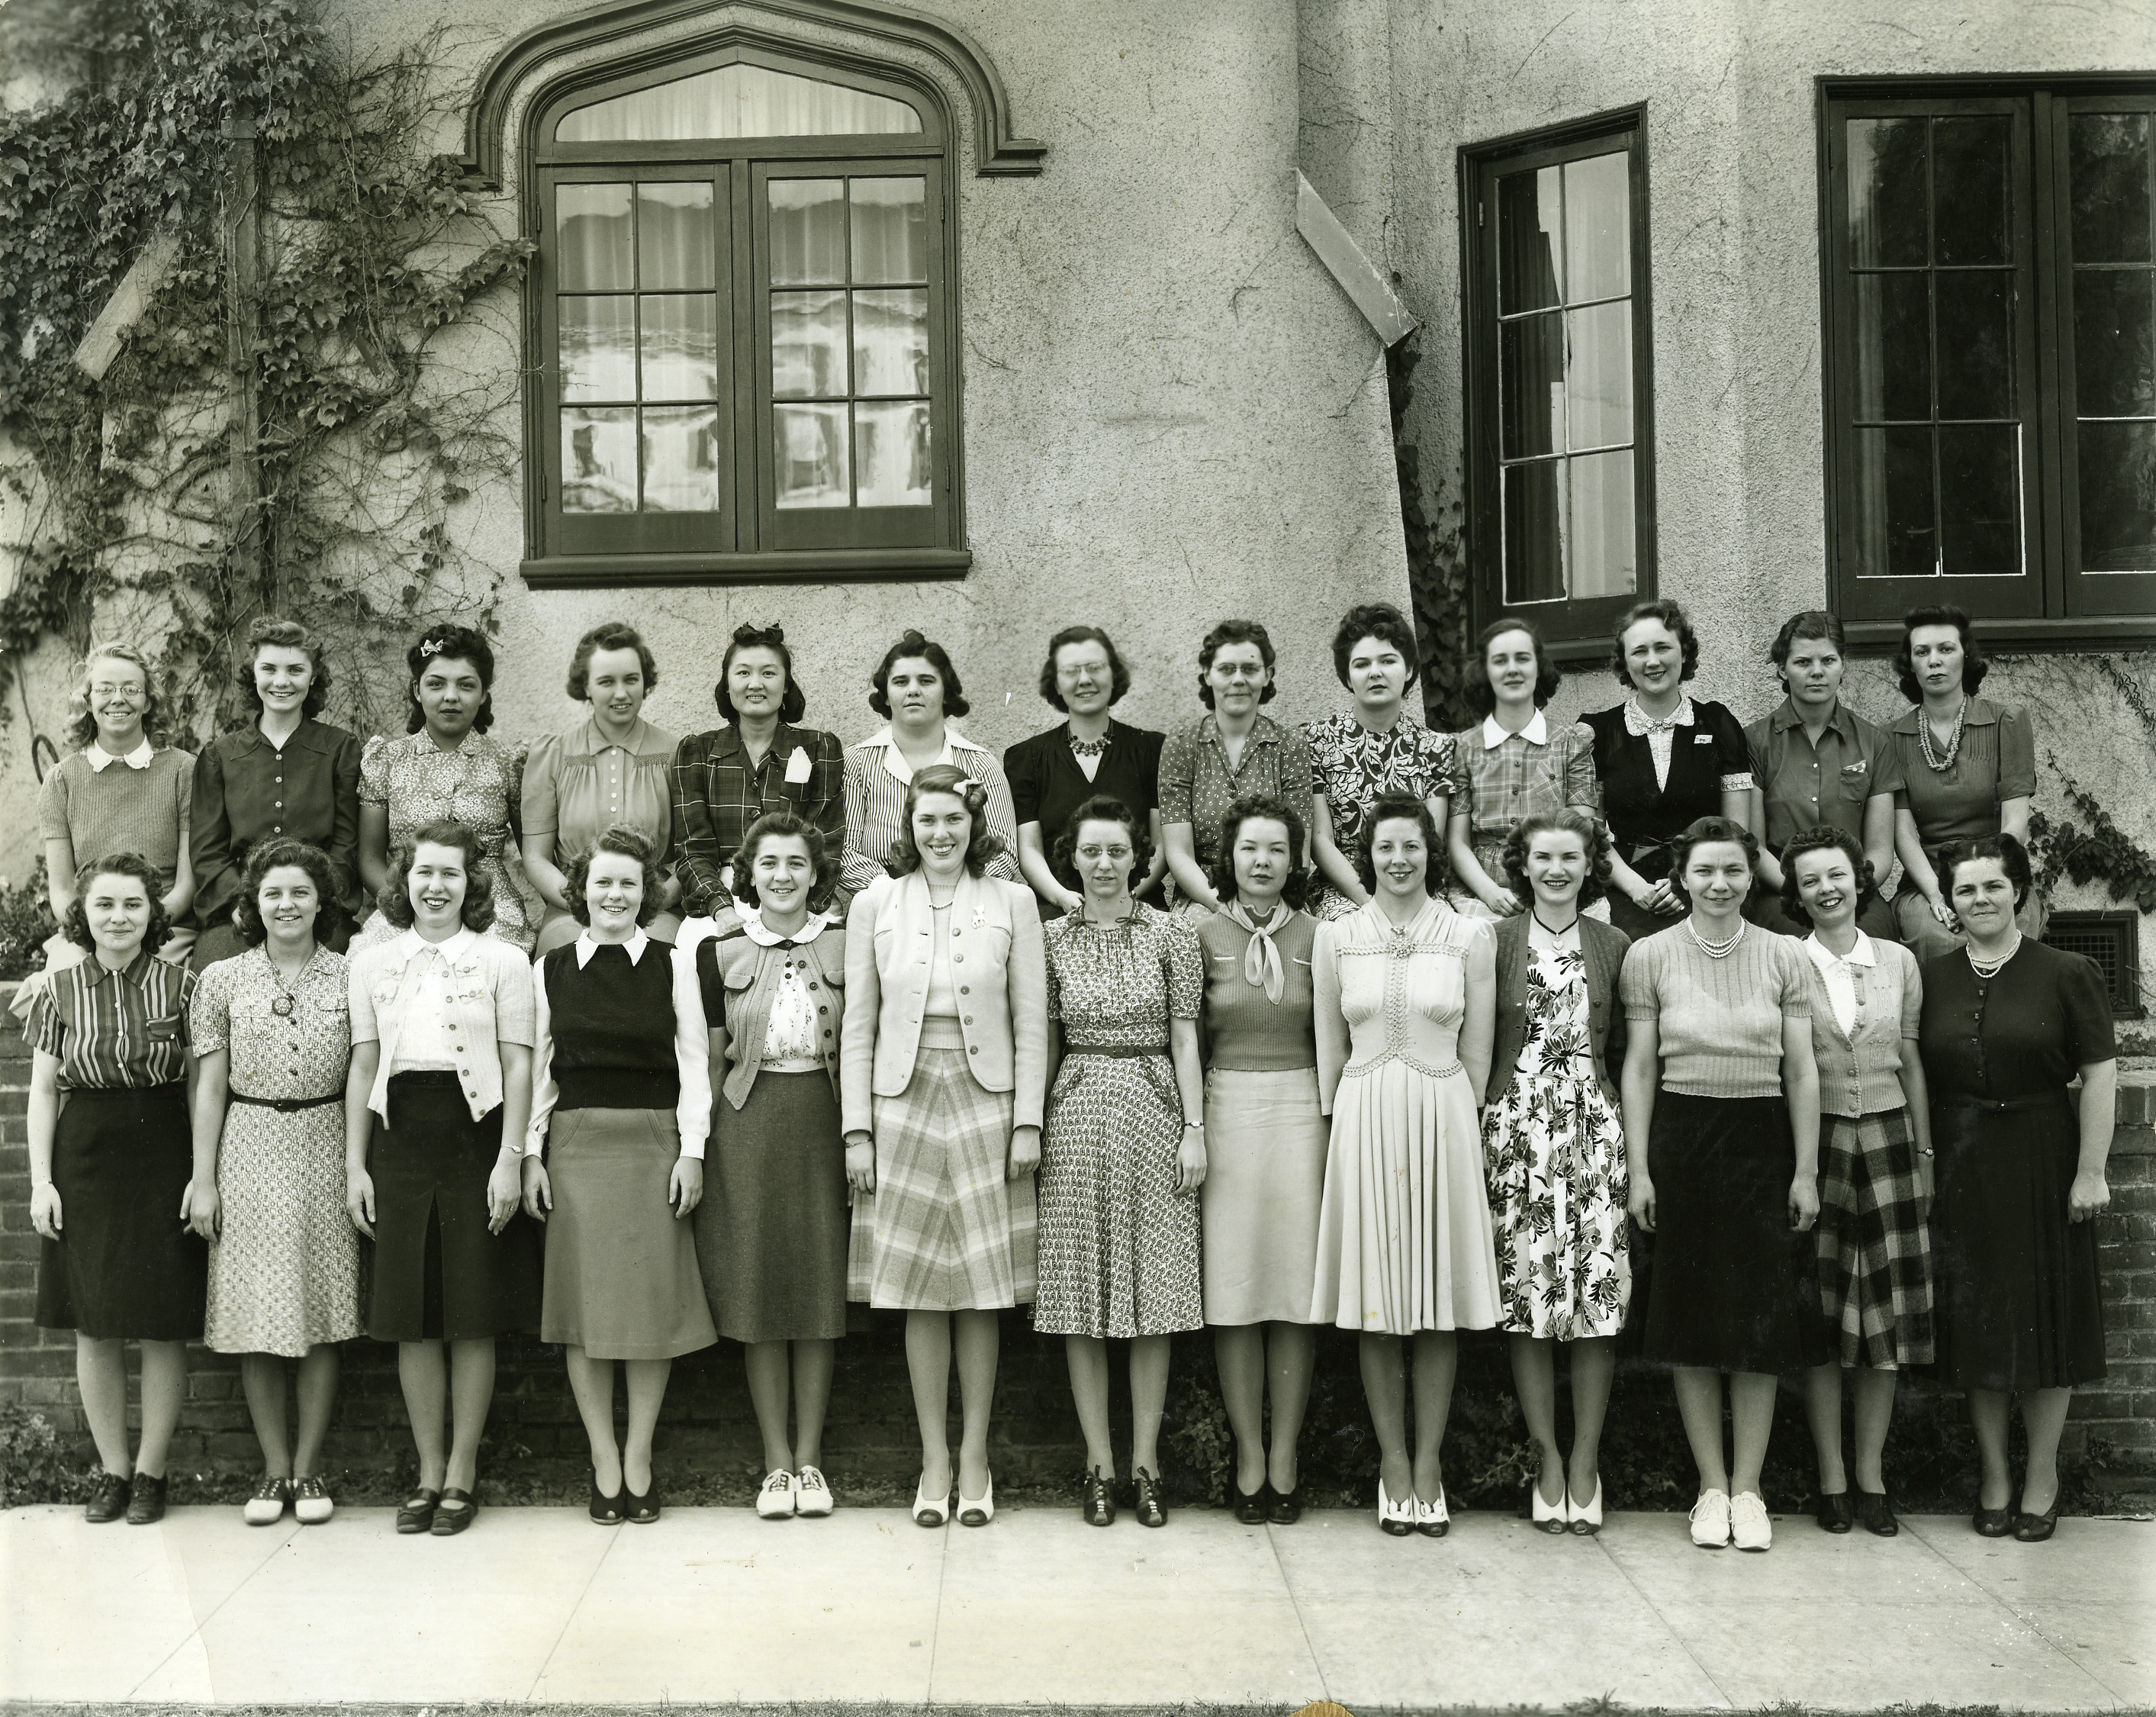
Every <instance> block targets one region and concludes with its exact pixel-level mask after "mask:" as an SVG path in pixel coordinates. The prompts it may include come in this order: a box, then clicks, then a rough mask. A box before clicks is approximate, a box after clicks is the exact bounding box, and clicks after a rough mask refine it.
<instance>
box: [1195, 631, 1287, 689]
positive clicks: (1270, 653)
mask: <svg viewBox="0 0 2156 1717" xmlns="http://www.w3.org/2000/svg"><path fill="white" fill-rule="evenodd" d="M1229 644H1255V645H1257V646H1258V658H1259V660H1260V661H1263V662H1264V663H1265V673H1266V675H1267V676H1269V677H1268V678H1267V679H1266V681H1265V688H1264V689H1263V690H1262V691H1260V692H1259V693H1258V702H1260V703H1270V702H1272V701H1273V699H1275V698H1276V697H1279V696H1280V687H1279V686H1277V685H1276V684H1275V683H1274V682H1273V681H1272V680H1271V678H1270V675H1271V673H1272V671H1273V664H1274V662H1275V661H1276V660H1277V659H1278V658H1277V657H1276V654H1275V652H1274V650H1273V640H1272V634H1271V633H1270V632H1268V631H1266V630H1265V628H1264V627H1263V626H1262V625H1260V624H1259V623H1258V622H1257V621H1255V620H1223V621H1221V622H1220V624H1219V625H1217V626H1215V627H1214V629H1213V630H1211V631H1209V632H1208V633H1207V634H1206V635H1205V636H1204V640H1202V641H1201V642H1200V643H1199V646H1198V701H1199V702H1200V703H1202V704H1204V706H1205V707H1206V708H1208V709H1210V708H1212V707H1213V686H1212V682H1211V681H1209V680H1208V679H1207V678H1206V677H1205V676H1207V675H1208V674H1209V673H1211V672H1212V671H1213V658H1214V656H1216V655H1219V653H1220V651H1221V650H1222V648H1223V647H1224V645H1229Z"/></svg>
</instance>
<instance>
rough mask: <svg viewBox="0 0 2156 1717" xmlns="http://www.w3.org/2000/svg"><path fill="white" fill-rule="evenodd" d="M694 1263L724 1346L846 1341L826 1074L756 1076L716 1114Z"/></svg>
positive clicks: (840, 1158) (841, 1210)
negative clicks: (738, 1100)
mask: <svg viewBox="0 0 2156 1717" xmlns="http://www.w3.org/2000/svg"><path fill="white" fill-rule="evenodd" d="M707 1149H708V1150H709V1160H707V1161H706V1164H704V1176H705V1179H704V1201H703V1203H702V1204H701V1205H697V1207H696V1256H697V1257H698V1259H699V1260H700V1261H701V1263H702V1265H703V1271H704V1293H705V1295H706V1298H709V1300H710V1301H711V1320H712V1322H713V1323H714V1324H716V1325H717V1327H718V1332H719V1334H721V1335H723V1336H725V1337H726V1339H728V1340H729V1341H831V1340H835V1339H837V1338H838V1337H839V1336H841V1335H844V1334H845V1333H846V1244H847V1236H848V1222H849V1216H848V1211H847V1209H846V1144H845V1139H844V1135H843V1134H841V1133H840V1132H839V1105H838V1101H837V1099H836V1098H834V1097H833V1096H832V1094H831V1081H830V1077H829V1075H828V1074H826V1073H824V1072H814V1073H768V1072H759V1073H757V1076H756V1082H755V1083H754V1084H752V1085H751V1086H750V1087H749V1092H748V1099H747V1102H745V1103H742V1106H741V1107H740V1108H738V1109H737V1108H735V1107H734V1106H733V1105H732V1104H731V1103H729V1102H727V1101H726V1098H725V1097H724V1096H723V1095H721V1097H720V1098H719V1099H718V1102H717V1104H716V1115H715V1118H714V1120H713V1124H712V1128H711V1144H710V1145H709V1146H708V1147H707Z"/></svg>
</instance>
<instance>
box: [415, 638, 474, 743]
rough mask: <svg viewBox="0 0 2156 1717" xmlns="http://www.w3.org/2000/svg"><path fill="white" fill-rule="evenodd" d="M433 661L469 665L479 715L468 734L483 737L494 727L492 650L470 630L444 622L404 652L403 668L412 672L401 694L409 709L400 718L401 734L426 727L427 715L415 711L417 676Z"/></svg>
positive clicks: (422, 711) (417, 697)
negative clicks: (475, 677) (477, 694)
mask: <svg viewBox="0 0 2156 1717" xmlns="http://www.w3.org/2000/svg"><path fill="white" fill-rule="evenodd" d="M436 661H462V662H470V664H471V665H472V666H473V667H474V668H475V670H476V671H478V674H479V691H480V703H479V713H478V714H477V715H475V716H474V717H472V732H473V733H485V732H486V730H487V729H488V728H489V727H492V726H493V725H494V650H493V648H492V646H491V645H489V644H488V643H487V641H486V640H485V639H484V638H482V637H480V635H479V634H478V633H476V632H475V631H473V630H472V629H471V628H470V626H459V625H453V624H451V623H449V622H448V621H444V622H442V623H441V624H439V625H432V626H429V627H428V628H427V630H425V631H423V632H422V633H421V634H420V635H418V637H417V638H416V639H414V640H413V643H412V647H411V648H410V649H409V650H406V651H405V652H404V666H406V667H408V668H409V669H410V670H411V672H412V680H411V684H410V685H409V686H407V687H406V688H405V692H404V696H405V697H406V699H407V700H408V702H410V704H411V706H412V707H411V708H410V709H408V710H407V711H406V712H405V714H404V731H405V732H406V733H418V731H419V730H420V728H422V727H425V726H426V725H427V712H425V711H424V710H423V709H421V708H420V707H419V676H420V675H422V674H423V673H425V672H426V671H427V669H428V667H429V665H430V664H431V663H434V662H436Z"/></svg>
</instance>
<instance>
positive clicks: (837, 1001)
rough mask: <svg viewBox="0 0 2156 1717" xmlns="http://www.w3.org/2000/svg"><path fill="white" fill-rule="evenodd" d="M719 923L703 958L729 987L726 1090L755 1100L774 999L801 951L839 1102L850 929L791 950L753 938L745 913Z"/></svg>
mask: <svg viewBox="0 0 2156 1717" xmlns="http://www.w3.org/2000/svg"><path fill="white" fill-rule="evenodd" d="M716 923H717V927H718V928H717V933H716V935H714V936H711V938H707V939H706V941H704V942H702V943H699V944H698V945H697V948H696V958H697V959H700V960H701V959H711V961H713V962H714V963H715V964H716V966H717V968H718V975H719V980H720V982H721V984H724V985H725V986H726V1013H725V1017H724V1021H723V1023H724V1026H725V1028H726V1062H727V1067H726V1079H725V1082H723V1083H722V1084H721V1087H719V1088H720V1090H721V1092H723V1093H724V1095H725V1097H726V1101H727V1102H728V1103H731V1104H732V1105H733V1106H734V1107H735V1108H737V1109H738V1108H741V1106H742V1104H743V1103H747V1101H748V1093H749V1089H750V1087H752V1086H753V1085H754V1084H755V1083H756V1076H757V1072H759V1071H760V1070H761V1069H762V1066H763V1046H764V1042H765V1040H766V1039H767V1037H768V1036H769V1035H770V1030H771V1005H772V1001H773V998H774V997H775V996H776V995H778V983H779V979H780V977H781V975H782V974H783V973H784V971H785V969H786V962H787V960H788V959H789V958H791V957H792V956H793V955H796V954H798V955H799V956H800V959H801V960H802V962H803V964H806V965H807V967H808V995H809V999H810V1000H812V1001H814V1003H815V1004H816V1052H817V1054H818V1056H819V1057H821V1059H822V1061H823V1063H824V1072H825V1073H826V1074H827V1075H829V1078H830V1081H831V1094H832V1095H833V1096H834V1097H836V1096H837V1095H838V1094H839V1030H840V1027H841V1026H842V1025H843V1024H844V1017H845V1007H846V927H845V926H844V925H843V924H826V925H825V926H824V928H822V929H821V930H819V931H818V932H817V933H816V934H815V936H814V938H813V939H811V940H810V941H808V942H802V943H794V944H793V946H792V947H791V948H780V947H777V946H767V945H766V944H764V943H759V942H755V941H752V940H751V939H750V938H749V934H748V932H747V931H746V930H744V929H743V928H742V921H741V915H740V913H738V912H735V911H733V910H732V909H731V908H729V909H728V910H727V911H726V912H721V914H720V915H719V917H718V918H717V920H716Z"/></svg>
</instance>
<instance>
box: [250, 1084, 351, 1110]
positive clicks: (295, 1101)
mask: <svg viewBox="0 0 2156 1717" xmlns="http://www.w3.org/2000/svg"><path fill="white" fill-rule="evenodd" d="M224 1094H225V1095H226V1096H227V1097H228V1098H231V1099H232V1100H233V1102H234V1103H249V1104H252V1105H253V1106H254V1108H258V1109H275V1110H276V1112H277V1113H279V1114H280V1115H290V1114H295V1113H298V1112H299V1111H300V1110H301V1109H319V1108H325V1107H326V1106H327V1105H328V1104H331V1103H342V1102H343V1101H344V1093H343V1092H341V1091H332V1092H331V1093H330V1094H329V1095H328V1096H327V1097H249V1095H248V1094H247V1093H246V1092H244V1091H233V1090H230V1089H228V1090H227V1091H226V1092H225V1093H224Z"/></svg>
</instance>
